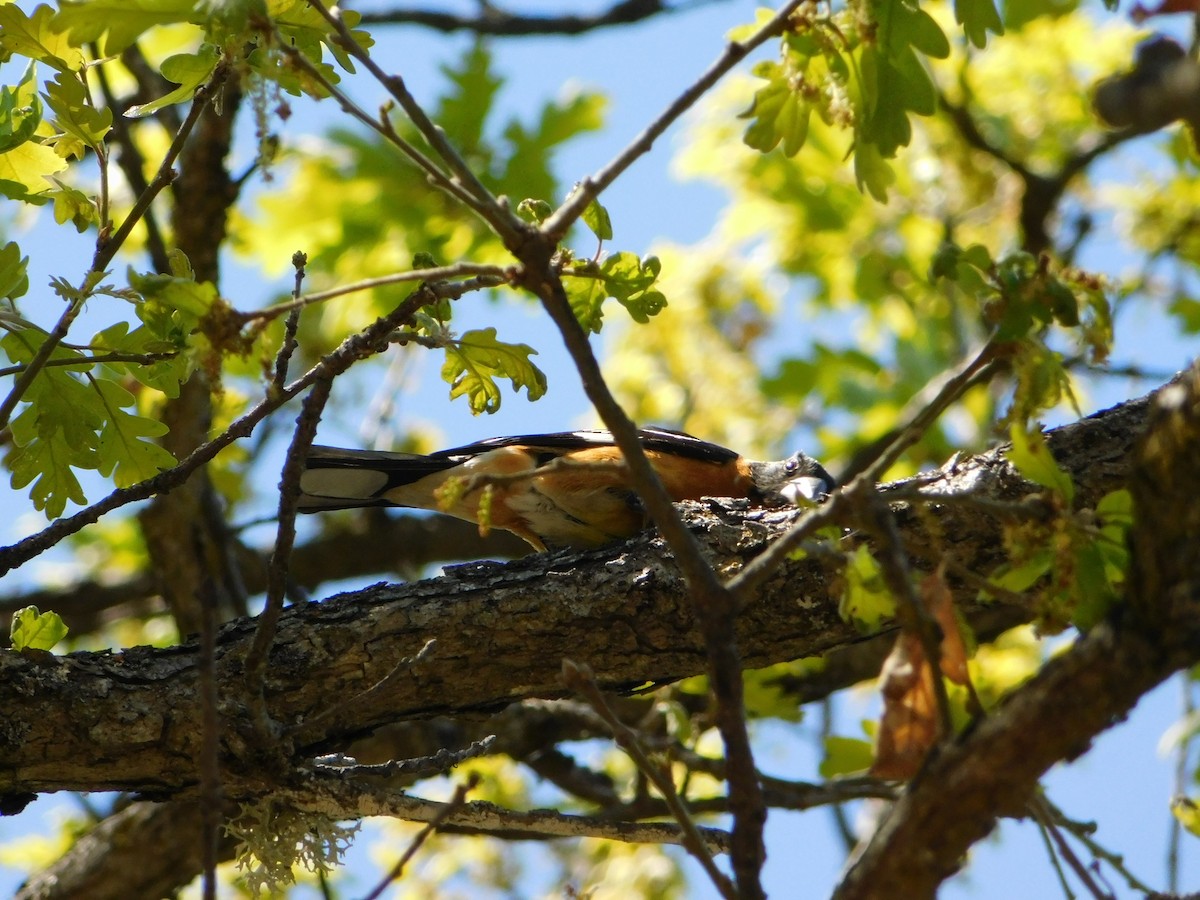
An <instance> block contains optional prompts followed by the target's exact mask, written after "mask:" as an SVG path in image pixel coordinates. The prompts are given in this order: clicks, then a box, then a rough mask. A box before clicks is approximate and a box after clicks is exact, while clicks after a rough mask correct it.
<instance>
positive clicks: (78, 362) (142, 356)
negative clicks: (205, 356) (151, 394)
mask: <svg viewBox="0 0 1200 900" xmlns="http://www.w3.org/2000/svg"><path fill="white" fill-rule="evenodd" d="M60 346H61V344H60ZM178 355H179V354H178V353H176V352H175V351H174V350H172V351H169V352H164V353H101V354H98V355H96V356H81V357H77V358H75V359H64V358H62V357H59V358H57V359H48V360H46V361H45V362H44V363H42V368H43V369H51V368H54V367H56V366H57V367H65V366H78V367H80V368H91V367H92V366H98V365H102V364H105V363H127V364H129V365H134V366H149V365H152V364H153V363H156V362H162V361H163V360H167V359H174V358H175V357H177V356H178ZM30 365H32V363H18V364H17V365H15V366H7V367H5V368H3V369H0V378H2V377H4V376H5V375H16V374H17V373H18V372H24V371H25V370H26V369H28V368H29V366H30Z"/></svg>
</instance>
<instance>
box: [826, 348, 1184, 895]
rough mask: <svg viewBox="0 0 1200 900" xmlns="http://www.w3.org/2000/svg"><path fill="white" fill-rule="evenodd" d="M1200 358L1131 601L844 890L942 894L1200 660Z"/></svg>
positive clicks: (1163, 467)
mask: <svg viewBox="0 0 1200 900" xmlns="http://www.w3.org/2000/svg"><path fill="white" fill-rule="evenodd" d="M1197 446H1200V366H1197V367H1195V368H1193V369H1192V370H1191V372H1189V373H1188V374H1187V375H1186V376H1185V377H1184V378H1183V379H1182V380H1181V381H1180V382H1177V383H1175V384H1172V385H1169V386H1168V387H1166V388H1164V389H1163V390H1162V391H1160V392H1159V396H1158V399H1157V403H1156V404H1155V407H1154V409H1153V411H1152V414H1151V416H1150V422H1149V424H1148V426H1147V430H1146V435H1145V438H1144V439H1143V440H1142V442H1141V445H1140V448H1139V451H1138V459H1137V464H1136V468H1135V470H1134V473H1133V477H1132V478H1131V480H1130V487H1131V489H1132V491H1133V495H1134V504H1135V523H1134V530H1133V533H1132V536H1131V537H1132V541H1131V542H1132V545H1133V550H1134V557H1133V566H1132V572H1131V578H1130V582H1129V585H1128V605H1127V606H1125V607H1123V608H1121V609H1120V610H1119V611H1118V614H1117V615H1116V616H1114V617H1113V620H1112V621H1111V622H1108V623H1104V624H1102V625H1100V626H1098V627H1096V628H1095V629H1093V630H1092V631H1091V632H1090V633H1089V634H1087V635H1086V636H1084V637H1082V638H1080V639H1079V640H1078V641H1077V642H1076V644H1075V645H1074V646H1073V647H1072V648H1071V649H1070V650H1069V651H1067V652H1066V653H1063V654H1061V655H1059V656H1057V657H1055V658H1054V659H1053V660H1052V661H1051V662H1050V663H1048V664H1047V665H1046V666H1045V667H1044V668H1043V669H1042V671H1041V672H1040V673H1039V674H1038V675H1037V676H1036V677H1035V678H1034V679H1033V680H1032V681H1030V682H1029V683H1028V684H1026V685H1024V686H1023V687H1021V688H1020V689H1018V690H1017V691H1016V692H1014V693H1013V694H1012V695H1011V696H1010V697H1009V698H1008V699H1007V701H1006V702H1005V704H1004V705H1003V707H1002V708H1001V709H1000V711H999V712H998V713H997V714H996V715H994V716H992V717H990V718H988V719H986V720H984V721H982V722H980V723H979V724H978V725H977V726H976V727H975V728H974V729H972V730H971V731H969V732H968V733H967V734H965V735H964V736H962V737H961V738H960V739H959V740H958V741H956V742H954V743H953V744H950V745H948V746H946V747H945V748H944V749H943V751H942V752H941V753H940V755H938V756H937V757H936V758H935V759H933V760H931V761H930V763H929V764H928V765H927V766H926V768H925V770H924V771H923V772H922V773H921V775H920V776H919V777H918V778H917V779H916V780H914V781H913V783H912V784H911V785H910V787H909V789H908V790H907V791H906V792H905V793H904V794H903V795H902V796H901V798H900V800H899V801H898V802H897V803H896V805H895V806H894V807H893V808H892V810H891V811H890V813H889V814H888V817H887V818H886V819H885V820H884V822H883V824H882V825H881V826H880V828H879V831H878V832H877V833H876V835H875V836H874V837H873V838H872V840H871V841H870V843H869V844H868V845H867V846H866V848H865V849H864V850H863V851H862V853H861V855H860V856H859V857H858V859H856V860H855V861H854V862H853V864H852V866H851V868H850V869H849V871H848V874H847V876H846V878H845V880H844V881H843V882H842V884H841V885H840V886H839V888H838V890H837V892H836V894H835V896H836V897H838V898H841V900H849V898H866V897H879V896H903V897H914V898H919V897H932V896H934V894H935V892H936V890H937V886H938V885H939V884H940V883H941V882H942V881H943V880H944V879H945V878H947V877H949V876H950V875H951V874H953V873H954V872H955V871H956V870H957V869H958V867H959V865H960V864H961V860H962V858H963V856H964V854H965V853H966V851H967V849H968V848H969V847H970V846H971V844H973V843H974V842H975V841H977V840H979V839H980V838H982V837H984V836H985V835H986V834H987V833H988V832H989V831H990V830H991V829H992V827H993V825H994V823H995V821H996V819H997V817H999V816H1004V815H1020V814H1022V812H1023V811H1024V810H1025V808H1026V806H1027V804H1028V802H1029V800H1030V798H1031V796H1032V795H1033V792H1034V790H1035V789H1036V787H1037V783H1038V780H1039V779H1040V778H1041V776H1042V775H1043V773H1045V771H1046V770H1047V769H1049V768H1050V766H1052V765H1054V764H1055V763H1057V762H1059V761H1061V760H1069V759H1074V758H1075V757H1076V756H1078V755H1079V754H1081V753H1082V752H1084V751H1085V750H1086V748H1087V745H1088V743H1089V742H1090V741H1091V739H1092V738H1093V737H1094V736H1095V735H1097V734H1099V733H1100V732H1101V731H1103V730H1104V729H1106V728H1108V727H1110V726H1111V725H1113V724H1114V723H1115V722H1117V721H1119V720H1120V719H1121V718H1123V717H1124V716H1125V715H1126V714H1127V713H1128V712H1129V710H1130V709H1132V708H1133V706H1134V705H1135V704H1136V703H1137V701H1138V700H1139V699H1140V698H1141V696H1142V695H1143V694H1145V693H1146V692H1147V691H1149V690H1150V689H1151V688H1153V687H1154V686H1155V685H1156V684H1158V683H1159V682H1161V681H1162V680H1163V679H1165V678H1166V677H1167V676H1168V675H1170V674H1172V673H1173V672H1175V671H1177V670H1178V669H1181V668H1184V667H1186V666H1188V665H1191V664H1193V663H1195V662H1196V661H1197V660H1198V659H1200V555H1197V554H1196V552H1195V548H1196V546H1197V545H1198V544H1200V508H1198V507H1197V504H1196V502H1195V497H1196V491H1197V490H1200V456H1197V454H1196V447H1197Z"/></svg>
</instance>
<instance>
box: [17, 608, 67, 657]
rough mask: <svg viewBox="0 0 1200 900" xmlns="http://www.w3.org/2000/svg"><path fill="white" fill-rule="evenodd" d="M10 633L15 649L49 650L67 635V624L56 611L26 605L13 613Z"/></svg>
mask: <svg viewBox="0 0 1200 900" xmlns="http://www.w3.org/2000/svg"><path fill="white" fill-rule="evenodd" d="M8 633H9V638H10V640H11V641H12V648H13V649H14V650H49V649H51V648H52V647H53V646H54V645H55V644H57V643H58V642H59V641H61V640H62V639H63V638H65V637H66V636H67V626H66V624H65V623H64V622H63V620H62V616H60V615H59V614H58V613H56V612H46V613H44V612H39V611H38V608H37V607H36V606H26V607H25V608H24V609H19V610H17V611H16V612H15V613H13V617H12V625H11V626H9V632H8Z"/></svg>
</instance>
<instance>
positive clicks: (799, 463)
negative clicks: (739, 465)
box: [750, 451, 836, 505]
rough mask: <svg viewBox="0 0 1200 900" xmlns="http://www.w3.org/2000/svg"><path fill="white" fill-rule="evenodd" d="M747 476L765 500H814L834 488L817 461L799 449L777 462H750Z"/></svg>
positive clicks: (820, 498)
mask: <svg viewBox="0 0 1200 900" xmlns="http://www.w3.org/2000/svg"><path fill="white" fill-rule="evenodd" d="M750 477H751V478H752V479H753V480H754V488H755V491H756V492H757V493H758V495H759V497H760V498H761V499H762V500H764V501H766V502H767V503H792V504H795V505H800V503H801V501H804V502H808V503H816V502H818V501H820V500H822V499H823V498H825V497H826V496H827V495H828V494H829V493H830V492H831V491H832V490H833V489H834V487H836V485H835V484H834V481H833V478H832V477H831V476H830V474H829V473H828V472H826V471H825V468H824V467H823V466H822V465H821V464H820V463H819V462H817V461H816V460H815V459H813V458H812V457H811V456H808V455H807V454H805V453H801V452H799V451H797V452H796V453H794V454H792V455H791V456H789V457H788V458H787V459H781V460H779V461H778V462H753V463H750Z"/></svg>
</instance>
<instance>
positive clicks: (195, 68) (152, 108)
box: [125, 44, 221, 119]
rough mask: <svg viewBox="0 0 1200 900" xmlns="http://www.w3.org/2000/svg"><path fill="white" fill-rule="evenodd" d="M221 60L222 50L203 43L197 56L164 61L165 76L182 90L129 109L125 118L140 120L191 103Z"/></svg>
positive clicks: (181, 54)
mask: <svg viewBox="0 0 1200 900" xmlns="http://www.w3.org/2000/svg"><path fill="white" fill-rule="evenodd" d="M220 58H221V51H220V50H218V49H217V48H216V47H214V46H213V45H212V44H202V45H201V47H200V49H199V50H197V51H196V52H195V53H178V54H176V55H175V56H172V57H169V58H167V59H165V60H163V64H162V74H163V77H164V78H166V79H167V80H168V81H170V82H173V83H175V84H177V85H179V87H177V88H175V89H174V90H173V91H170V92H169V93H167V94H164V95H163V96H161V97H159V98H158V99H157V100H151V101H150V102H149V103H142V104H140V105H138V106H131V107H129V109H127V110H126V111H125V115H126V116H128V117H129V118H131V119H140V118H142V117H143V116H148V115H151V114H153V113H156V112H158V111H159V110H160V109H162V108H164V107H167V106H174V105H175V104H176V103H184V102H185V101H187V100H191V99H192V97H193V96H194V95H195V93H196V88H198V87H200V85H202V84H204V83H205V82H206V81H208V77H209V76H210V75H212V72H213V69H215V68H216V67H217V60H219V59H220Z"/></svg>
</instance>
